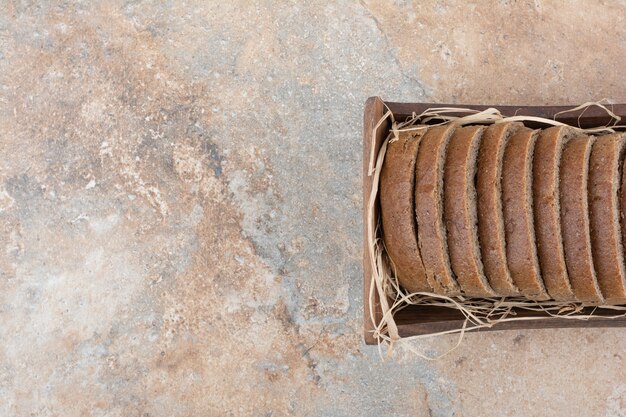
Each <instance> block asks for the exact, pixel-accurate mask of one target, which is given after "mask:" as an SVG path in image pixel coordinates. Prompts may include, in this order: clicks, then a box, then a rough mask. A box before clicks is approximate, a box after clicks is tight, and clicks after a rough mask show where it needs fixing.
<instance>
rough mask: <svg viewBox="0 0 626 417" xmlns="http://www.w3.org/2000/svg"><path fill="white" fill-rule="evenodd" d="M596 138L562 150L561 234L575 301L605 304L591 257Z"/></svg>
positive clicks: (575, 142) (577, 140)
mask: <svg viewBox="0 0 626 417" xmlns="http://www.w3.org/2000/svg"><path fill="white" fill-rule="evenodd" d="M594 141H595V137H593V136H587V135H581V136H577V137H575V138H573V139H570V140H569V141H568V142H567V143H566V144H565V147H564V148H563V154H562V156H561V170H560V172H559V177H560V179H561V186H560V188H559V196H560V203H561V231H562V233H563V248H564V250H565V263H566V265H567V272H568V274H569V278H570V283H571V285H572V290H573V291H574V295H575V296H576V299H577V300H579V301H585V302H590V303H600V302H603V301H604V300H603V297H602V293H601V292H600V287H599V286H598V280H597V278H596V272H595V269H594V265H593V258H592V254H591V237H590V233H589V210H588V194H587V183H588V173H589V156H590V154H591V148H592V145H593V142H594Z"/></svg>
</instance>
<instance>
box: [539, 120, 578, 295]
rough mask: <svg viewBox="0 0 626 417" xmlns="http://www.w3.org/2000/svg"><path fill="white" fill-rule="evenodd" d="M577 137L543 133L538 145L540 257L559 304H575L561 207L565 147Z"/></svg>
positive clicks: (559, 129) (564, 130) (561, 130)
mask: <svg viewBox="0 0 626 417" xmlns="http://www.w3.org/2000/svg"><path fill="white" fill-rule="evenodd" d="M574 135H575V131H574V130H573V129H571V128H569V127H567V126H555V127H550V128H548V129H545V130H543V131H542V132H541V133H540V134H539V138H538V139H537V143H535V156H534V158H533V211H534V214H535V233H536V239H537V255H538V257H539V265H540V267H541V275H542V278H543V282H544V285H545V286H546V290H547V291H548V294H549V295H550V297H551V298H553V299H555V300H558V301H572V300H574V293H573V291H572V286H571V285H570V282H569V276H568V274H567V266H566V265H565V252H564V250H563V237H562V234H561V205H560V203H559V186H560V180H559V170H560V165H561V153H562V151H563V146H564V145H565V143H567V141H568V140H569V139H570V138H571V137H573V136H574Z"/></svg>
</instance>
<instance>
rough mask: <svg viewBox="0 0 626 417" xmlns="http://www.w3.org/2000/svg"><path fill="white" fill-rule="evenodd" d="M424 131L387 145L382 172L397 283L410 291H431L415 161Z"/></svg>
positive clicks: (382, 199)
mask: <svg viewBox="0 0 626 417" xmlns="http://www.w3.org/2000/svg"><path fill="white" fill-rule="evenodd" d="M423 132H424V130H417V131H411V132H403V133H400V137H399V139H398V140H397V141H394V142H390V143H389V144H388V145H387V152H386V154H385V160H384V163H383V167H382V171H381V174H380V208H381V217H382V222H383V239H384V242H385V248H386V250H387V254H388V255H389V257H390V258H391V260H392V261H393V265H394V266H395V273H396V277H397V278H398V283H399V284H400V285H401V286H402V287H404V288H405V289H407V290H408V291H410V292H420V291H429V292H430V291H432V288H431V287H430V285H428V282H427V281H426V272H425V271H424V265H423V264H422V258H421V256H420V252H419V249H418V247H417V223H416V220H415V214H414V213H415V161H416V159H417V150H418V147H419V143H420V140H421V138H422V135H423Z"/></svg>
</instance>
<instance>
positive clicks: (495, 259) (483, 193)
mask: <svg viewBox="0 0 626 417" xmlns="http://www.w3.org/2000/svg"><path fill="white" fill-rule="evenodd" d="M521 127H523V125H522V124H521V123H498V124H494V125H491V126H488V127H487V128H486V129H485V131H484V133H483V137H482V141H481V144H480V150H479V152H478V166H477V172H476V193H477V203H478V204H477V207H478V241H479V243H480V252H481V255H482V261H483V265H484V269H485V275H486V276H487V279H488V280H489V283H490V285H491V288H493V289H494V291H495V292H496V293H498V294H500V295H503V296H511V295H519V290H518V289H517V287H516V286H515V284H514V283H513V279H512V278H511V274H510V273H509V268H508V266H507V261H506V241H505V236H504V217H503V215H502V200H501V197H502V186H501V178H502V160H503V158H504V150H505V147H506V143H507V141H508V139H509V137H510V136H511V135H512V134H514V133H515V132H516V131H517V130H518V129H520V128H521Z"/></svg>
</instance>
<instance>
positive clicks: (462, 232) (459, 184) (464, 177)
mask: <svg viewBox="0 0 626 417" xmlns="http://www.w3.org/2000/svg"><path fill="white" fill-rule="evenodd" d="M483 130H484V127H482V126H469V127H462V128H459V129H457V130H456V131H455V132H454V135H453V136H452V139H451V140H450V144H449V145H448V153H447V156H446V163H445V172H444V217H445V221H446V230H447V233H448V250H449V253H450V261H451V264H452V271H453V272H454V274H455V276H456V278H457V281H458V283H459V285H460V286H461V289H462V290H463V293H464V294H465V295H467V296H470V297H493V296H495V295H496V293H495V292H494V291H493V289H492V288H491V286H490V285H489V282H488V281H487V278H486V277H485V275H484V272H483V263H482V261H481V256H480V246H479V244H478V231H477V228H476V227H477V214H476V188H475V185H474V174H475V173H476V158H477V156H478V150H479V146H480V139H481V137H482V133H483Z"/></svg>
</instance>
